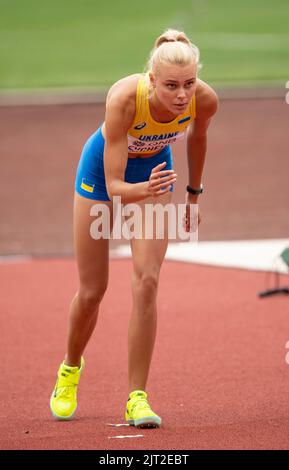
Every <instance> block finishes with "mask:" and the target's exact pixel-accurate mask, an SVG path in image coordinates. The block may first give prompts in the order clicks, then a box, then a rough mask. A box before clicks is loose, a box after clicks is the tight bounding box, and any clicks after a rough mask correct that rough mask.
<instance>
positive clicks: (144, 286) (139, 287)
mask: <svg viewBox="0 0 289 470" xmlns="http://www.w3.org/2000/svg"><path fill="white" fill-rule="evenodd" d="M158 282H159V274H158V271H157V270H156V271H146V270H144V271H140V272H134V280H133V286H134V289H135V292H137V293H138V294H139V295H141V296H142V297H143V300H144V301H146V300H148V301H149V300H151V299H152V298H153V297H154V296H155V295H156V293H157V289H158Z"/></svg>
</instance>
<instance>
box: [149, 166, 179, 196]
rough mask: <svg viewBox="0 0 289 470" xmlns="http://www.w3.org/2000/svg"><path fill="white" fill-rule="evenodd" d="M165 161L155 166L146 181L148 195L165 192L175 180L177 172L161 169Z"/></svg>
mask: <svg viewBox="0 0 289 470" xmlns="http://www.w3.org/2000/svg"><path fill="white" fill-rule="evenodd" d="M165 165H166V162H163V163H160V164H159V165H157V166H155V167H154V168H153V169H152V171H151V175H150V179H149V181H148V188H147V189H148V193H149V195H150V196H153V197H157V196H161V195H162V194H166V193H167V192H168V191H169V190H170V186H171V184H173V183H175V182H176V181H177V174H176V173H175V172H174V170H163V168H164V167H165Z"/></svg>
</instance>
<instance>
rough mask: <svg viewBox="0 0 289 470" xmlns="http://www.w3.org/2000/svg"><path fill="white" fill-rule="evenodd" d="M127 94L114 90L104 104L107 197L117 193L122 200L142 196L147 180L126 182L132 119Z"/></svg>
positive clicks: (135, 199)
mask: <svg viewBox="0 0 289 470" xmlns="http://www.w3.org/2000/svg"><path fill="white" fill-rule="evenodd" d="M129 108H130V104H129V100H128V97H126V96H125V95H124V93H122V94H121V93H120V92H116V93H114V95H113V96H112V97H111V98H110V100H109V101H108V103H107V105H106V113H105V146H104V172H105V180H106V188H107V192H108V195H109V198H110V199H112V198H113V196H120V197H121V201H122V202H123V203H129V202H136V201H139V200H141V199H145V198H146V197H148V196H149V195H150V194H149V192H148V181H144V182H142V183H135V184H132V183H126V182H125V181H124V176H125V169H126V165H127V159H128V150H127V131H128V129H129V128H130V125H131V122H132V120H133V112H132V113H131V112H130V109H129Z"/></svg>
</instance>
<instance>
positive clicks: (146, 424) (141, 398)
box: [125, 390, 162, 428]
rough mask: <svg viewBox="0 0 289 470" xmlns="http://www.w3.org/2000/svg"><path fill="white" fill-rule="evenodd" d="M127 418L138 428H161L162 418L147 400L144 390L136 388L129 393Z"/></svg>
mask: <svg viewBox="0 0 289 470" xmlns="http://www.w3.org/2000/svg"><path fill="white" fill-rule="evenodd" d="M125 420H126V421H127V422H128V423H129V424H130V425H131V426H136V427H137V428H159V427H160V425H161V422H162V420H161V418H160V417H159V416H158V415H156V414H155V413H154V412H153V411H152V409H151V407H150V405H149V404H148V401H147V394H146V392H144V391H143V390H135V391H133V392H131V393H130V394H129V398H128V401H127V405H126V413H125Z"/></svg>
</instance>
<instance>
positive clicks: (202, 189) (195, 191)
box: [187, 184, 204, 194]
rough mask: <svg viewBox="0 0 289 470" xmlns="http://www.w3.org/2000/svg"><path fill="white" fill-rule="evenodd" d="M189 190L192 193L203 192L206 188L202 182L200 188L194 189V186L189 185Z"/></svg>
mask: <svg viewBox="0 0 289 470" xmlns="http://www.w3.org/2000/svg"><path fill="white" fill-rule="evenodd" d="M187 191H188V193H191V194H202V192H203V191H204V188H203V185H202V184H201V186H200V189H194V188H192V187H191V186H189V185H188V186H187Z"/></svg>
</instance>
